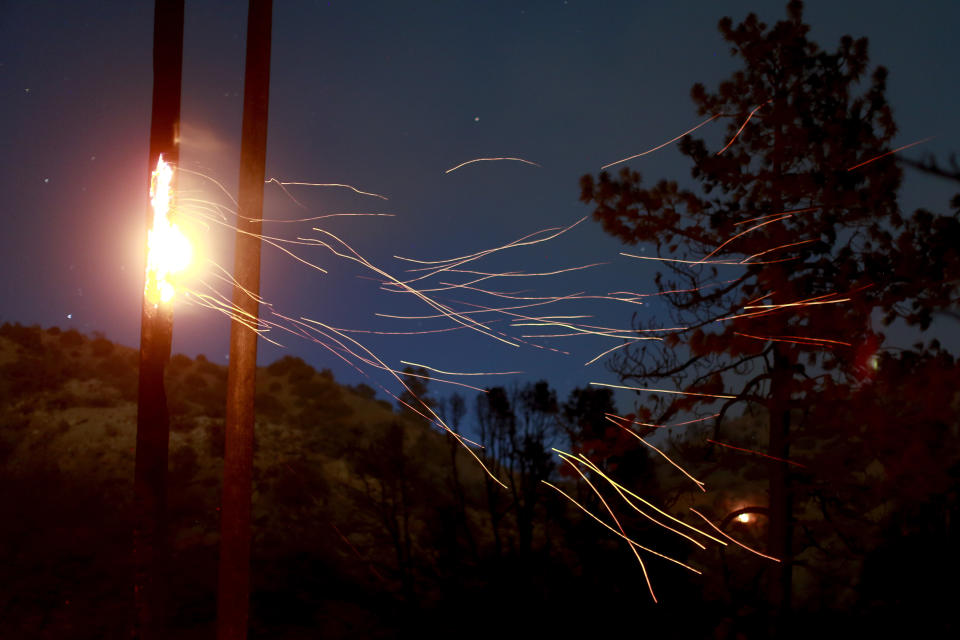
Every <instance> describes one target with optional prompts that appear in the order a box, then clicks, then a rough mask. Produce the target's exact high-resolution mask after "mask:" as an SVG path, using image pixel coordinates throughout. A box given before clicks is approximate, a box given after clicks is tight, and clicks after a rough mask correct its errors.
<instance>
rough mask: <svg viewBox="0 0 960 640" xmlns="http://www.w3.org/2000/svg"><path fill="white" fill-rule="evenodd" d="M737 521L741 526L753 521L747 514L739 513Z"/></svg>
mask: <svg viewBox="0 0 960 640" xmlns="http://www.w3.org/2000/svg"><path fill="white" fill-rule="evenodd" d="M737 520H738V521H739V522H742V523H743V524H750V521H751V520H753V517H752V516H751V515H750V514H749V513H741V514H740V515H738V516H737Z"/></svg>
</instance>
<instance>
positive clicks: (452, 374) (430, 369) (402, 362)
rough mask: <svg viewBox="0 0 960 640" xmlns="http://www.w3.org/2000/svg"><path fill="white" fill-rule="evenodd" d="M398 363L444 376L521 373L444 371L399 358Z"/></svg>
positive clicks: (514, 372)
mask: <svg viewBox="0 0 960 640" xmlns="http://www.w3.org/2000/svg"><path fill="white" fill-rule="evenodd" d="M400 364H405V365H408V366H411V367H421V368H423V369H426V370H427V371H434V372H436V373H441V374H443V375H445V376H512V375H516V374H518V373H523V371H490V372H486V373H462V372H456V371H444V370H442V369H435V368H433V367H428V366H427V365H425V364H417V363H416V362H407V361H406V360H401V361H400Z"/></svg>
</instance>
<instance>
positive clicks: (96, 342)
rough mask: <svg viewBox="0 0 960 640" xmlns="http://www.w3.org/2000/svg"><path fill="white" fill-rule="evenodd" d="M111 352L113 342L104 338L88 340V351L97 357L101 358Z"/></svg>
mask: <svg viewBox="0 0 960 640" xmlns="http://www.w3.org/2000/svg"><path fill="white" fill-rule="evenodd" d="M112 352H113V343H112V342H110V341H109V340H107V339H106V338H94V339H93V341H91V342H90V353H92V354H93V355H94V356H95V357H97V358H103V357H105V356H108V355H110V354H111V353H112Z"/></svg>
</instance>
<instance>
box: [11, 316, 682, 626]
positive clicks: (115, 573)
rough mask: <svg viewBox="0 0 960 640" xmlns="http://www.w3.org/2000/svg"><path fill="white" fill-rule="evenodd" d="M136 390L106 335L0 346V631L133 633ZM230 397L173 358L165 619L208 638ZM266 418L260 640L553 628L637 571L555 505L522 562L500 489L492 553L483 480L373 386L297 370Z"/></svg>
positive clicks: (623, 593)
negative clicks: (571, 604) (472, 621)
mask: <svg viewBox="0 0 960 640" xmlns="http://www.w3.org/2000/svg"><path fill="white" fill-rule="evenodd" d="M136 381H137V353H136V352H135V351H134V350H132V349H130V348H127V347H123V346H120V345H115V344H113V343H111V342H110V341H108V340H106V339H105V338H104V337H102V336H94V337H88V336H84V335H82V334H80V333H78V332H76V331H73V330H69V331H62V330H60V329H58V328H56V327H52V328H49V329H46V330H42V329H40V328H38V327H22V326H19V325H10V324H6V325H3V327H2V329H0V398H2V400H3V401H2V409H0V469H2V472H0V473H2V477H0V480H2V481H3V483H4V486H7V487H12V490H11V491H5V492H4V493H3V494H2V497H0V510H2V513H4V514H8V515H9V514H16V515H15V517H7V518H5V523H4V524H3V525H2V526H0V545H2V547H3V548H4V549H9V550H10V552H9V556H8V557H9V558H11V559H12V560H11V562H9V563H5V564H4V568H3V569H2V575H0V584H3V585H6V586H4V587H0V617H2V618H3V619H5V620H7V621H11V622H12V623H13V625H14V627H15V628H18V629H21V630H22V632H23V635H24V637H64V636H70V637H90V638H94V637H96V638H104V637H121V636H123V635H124V633H125V624H126V621H127V620H128V616H129V605H130V599H131V598H130V588H129V585H130V584H131V580H130V573H129V572H130V566H129V549H130V531H131V521H130V515H129V506H130V498H131V495H132V478H133V461H134V445H135V425H136V384H137V382H136ZM225 384H226V368H225V367H222V366H220V365H216V364H213V363H211V362H210V361H208V360H207V359H206V358H204V357H203V356H198V357H197V358H196V359H191V358H189V357H186V356H183V355H174V356H173V357H172V358H171V360H170V363H169V366H168V369H167V378H166V386H167V395H168V402H169V406H170V414H171V435H170V465H169V488H168V492H169V495H168V502H169V517H170V545H171V550H172V560H171V568H170V569H171V570H170V585H171V597H170V606H169V609H170V618H171V621H172V625H173V626H174V628H175V629H176V630H177V634H178V637H183V638H190V637H209V634H210V633H211V630H212V624H213V620H214V618H215V584H216V564H217V543H218V537H219V535H218V526H219V520H218V504H219V490H220V475H221V468H222V456H223V411H224V409H223V398H224V390H225ZM256 406H257V418H256V435H255V438H256V441H255V470H254V494H253V510H254V526H255V531H254V558H253V570H254V583H255V585H254V594H253V621H252V624H253V627H252V629H253V630H254V632H255V634H259V633H266V632H267V630H270V632H271V633H274V632H277V630H282V635H281V636H279V637H293V638H295V637H317V635H318V634H319V635H322V636H329V637H358V638H361V637H362V638H367V637H392V636H393V635H394V634H398V633H401V632H402V630H403V629H405V628H406V627H407V626H408V625H410V624H415V625H416V626H417V628H418V629H419V630H420V632H421V634H423V633H427V634H428V635H430V633H429V632H428V631H429V629H434V630H435V632H436V633H437V634H438V635H443V632H442V629H443V628H444V626H445V625H449V624H460V622H456V621H458V620H460V619H462V617H463V616H468V615H471V614H470V612H471V611H474V610H475V609H476V608H477V607H488V608H489V607H495V608H498V610H501V611H503V612H504V613H503V615H504V616H507V615H508V614H510V612H513V615H514V616H515V617H516V616H519V617H518V618H517V619H518V622H517V623H515V624H524V625H527V624H529V625H533V626H540V625H542V624H543V618H542V615H541V614H542V612H544V611H545V609H544V607H546V608H547V609H552V608H553V603H556V602H563V601H565V600H567V599H571V598H572V599H580V598H582V596H583V595H584V591H582V590H581V588H582V589H588V588H589V587H590V585H593V584H596V583H597V582H600V583H602V582H604V581H607V580H608V579H609V577H608V575H607V572H608V571H610V570H616V571H620V570H621V569H622V567H623V563H624V561H626V560H628V556H625V555H620V553H621V552H622V551H623V549H622V547H618V546H617V543H616V541H615V540H613V539H611V538H609V537H603V536H602V534H601V533H600V531H598V529H597V528H596V527H595V525H592V524H589V523H584V520H583V518H581V517H579V516H578V515H577V513H576V512H575V511H572V510H570V509H569V508H568V505H567V504H565V503H564V501H563V500H562V499H560V498H558V497H556V496H550V497H548V498H546V499H541V501H540V502H539V503H537V504H536V505H535V511H534V512H531V513H533V514H535V515H534V520H533V523H532V529H531V534H532V536H533V537H532V539H531V540H530V541H529V542H528V543H527V550H526V551H524V550H523V549H522V548H519V547H517V544H518V542H517V535H516V520H515V515H514V514H513V512H512V509H513V507H514V506H513V505H511V502H510V500H509V494H508V493H507V492H505V491H504V492H501V491H500V489H499V488H496V493H495V494H494V495H493V498H495V500H494V502H492V503H489V504H494V503H495V504H496V505H498V506H497V507H496V508H497V509H499V510H498V511H496V517H497V518H498V526H497V536H498V539H497V540H496V541H494V539H493V533H492V529H491V526H490V524H489V522H490V520H489V517H490V514H491V511H490V507H489V504H488V501H489V500H490V499H492V498H491V496H490V495H489V494H488V493H487V492H488V490H490V488H491V485H490V484H489V483H485V481H484V475H483V473H482V471H481V469H480V467H479V465H477V464H476V462H475V461H473V460H472V459H470V458H469V457H468V456H467V455H466V454H465V453H464V452H463V451H462V450H461V449H459V448H458V447H457V446H451V439H450V438H449V437H447V436H445V435H444V434H442V433H439V432H438V431H437V430H435V429H433V428H431V427H430V426H429V425H427V424H425V423H424V422H423V421H422V420H419V419H414V417H412V416H411V415H410V414H409V412H407V413H406V414H401V413H400V412H398V411H395V410H394V408H393V407H392V406H391V405H390V404H388V403H386V402H384V401H381V400H377V399H376V398H375V394H374V392H373V390H372V389H370V388H369V387H366V386H364V385H359V386H357V387H349V386H344V385H340V384H338V383H337V382H336V381H335V380H334V379H333V377H332V375H331V374H330V373H329V372H328V371H319V372H318V371H315V370H314V369H313V368H312V367H310V366H309V365H307V364H305V363H304V362H303V361H302V360H300V359H298V358H295V357H286V358H284V359H281V360H279V361H277V362H275V363H273V364H271V365H270V366H267V367H264V368H261V369H259V370H258V372H257V396H256ZM548 516H549V517H548ZM584 525H586V526H584ZM581 529H583V531H582V532H581ZM584 543H585V544H587V545H588V546H589V548H586V549H584V550H583V552H582V553H574V552H573V551H572V549H573V548H575V547H576V546H577V545H580V544H584ZM522 546H523V545H522V544H521V547H522ZM608 556H609V557H608ZM634 571H635V567H631V568H630V573H631V574H632V573H634ZM584 574H589V575H588V577H586V578H585V577H584ZM580 580H583V582H578V581H580ZM632 580H633V578H631V581H632ZM667 584H668V585H669V584H671V583H670V582H669V581H668V583H667ZM609 590H610V593H612V594H619V595H617V596H615V597H617V598H620V597H628V596H629V597H632V594H636V595H637V596H638V597H641V598H643V597H644V596H643V587H642V585H640V584H636V585H634V584H632V582H631V583H630V584H627V585H624V584H613V585H609ZM598 597H600V595H599V593H598ZM548 603H550V604H549V605H548ZM538 612H541V613H538ZM423 616H427V617H426V618H424V617H423ZM522 620H525V621H526V622H520V621H522ZM551 624H552V623H551ZM558 624H559V623H558ZM498 625H499V622H497V620H496V619H489V620H486V621H484V622H482V623H478V624H477V625H476V627H475V629H474V630H475V631H477V632H479V630H480V629H482V628H483V629H493V628H496V627H497V626H498ZM268 635H269V634H268ZM270 637H277V636H270Z"/></svg>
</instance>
